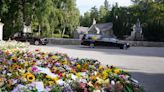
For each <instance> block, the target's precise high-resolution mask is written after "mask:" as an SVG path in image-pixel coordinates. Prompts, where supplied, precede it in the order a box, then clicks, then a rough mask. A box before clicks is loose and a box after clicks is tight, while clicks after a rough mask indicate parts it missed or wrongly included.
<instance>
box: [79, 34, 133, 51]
mask: <svg viewBox="0 0 164 92" xmlns="http://www.w3.org/2000/svg"><path fill="white" fill-rule="evenodd" d="M81 45H86V46H90V47H95V46H108V47H118V48H120V49H127V48H129V47H130V45H129V43H125V42H121V41H119V40H118V39H116V38H111V37H102V36H100V35H84V36H83V38H82V39H81Z"/></svg>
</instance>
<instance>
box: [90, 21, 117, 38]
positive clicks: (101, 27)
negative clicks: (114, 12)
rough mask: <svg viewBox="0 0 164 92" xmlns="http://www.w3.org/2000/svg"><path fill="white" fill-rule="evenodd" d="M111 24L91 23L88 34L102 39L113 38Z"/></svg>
mask: <svg viewBox="0 0 164 92" xmlns="http://www.w3.org/2000/svg"><path fill="white" fill-rule="evenodd" d="M112 27H113V23H98V24H96V23H95V22H93V25H92V26H91V27H90V28H89V30H88V34H96V35H102V36H103V37H113V36H114V34H113V30H112Z"/></svg>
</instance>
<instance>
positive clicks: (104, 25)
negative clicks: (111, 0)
mask: <svg viewBox="0 0 164 92" xmlns="http://www.w3.org/2000/svg"><path fill="white" fill-rule="evenodd" d="M94 26H95V27H97V28H98V29H100V31H106V30H109V29H112V27H113V23H99V24H95V25H94Z"/></svg>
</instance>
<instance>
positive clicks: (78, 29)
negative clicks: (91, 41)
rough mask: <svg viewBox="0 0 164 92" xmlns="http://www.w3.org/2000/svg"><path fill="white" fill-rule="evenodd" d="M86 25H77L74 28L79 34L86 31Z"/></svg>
mask: <svg viewBox="0 0 164 92" xmlns="http://www.w3.org/2000/svg"><path fill="white" fill-rule="evenodd" d="M88 29H89V28H88V27H78V28H77V29H76V31H77V32H78V33H79V34H80V33H88Z"/></svg>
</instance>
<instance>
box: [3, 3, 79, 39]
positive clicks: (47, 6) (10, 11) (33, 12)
mask: <svg viewBox="0 0 164 92" xmlns="http://www.w3.org/2000/svg"><path fill="white" fill-rule="evenodd" d="M0 10H1V11H0V18H1V19H2V21H3V22H4V23H5V26H4V30H5V33H4V35H5V37H9V36H10V35H11V34H13V33H15V32H17V31H22V30H23V25H24V24H25V25H31V26H32V29H33V30H39V32H40V35H42V36H47V37H48V36H51V34H52V33H54V31H56V30H58V29H63V28H64V27H66V28H67V29H68V30H67V31H68V32H67V33H69V34H70V33H71V31H73V30H74V29H75V28H76V27H77V26H78V25H79V11H78V9H77V8H76V4H75V0H34V1H33V0H16V1H15V0H1V1H0ZM65 16H66V17H65ZM63 24H66V25H65V26H64V27H63Z"/></svg>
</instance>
